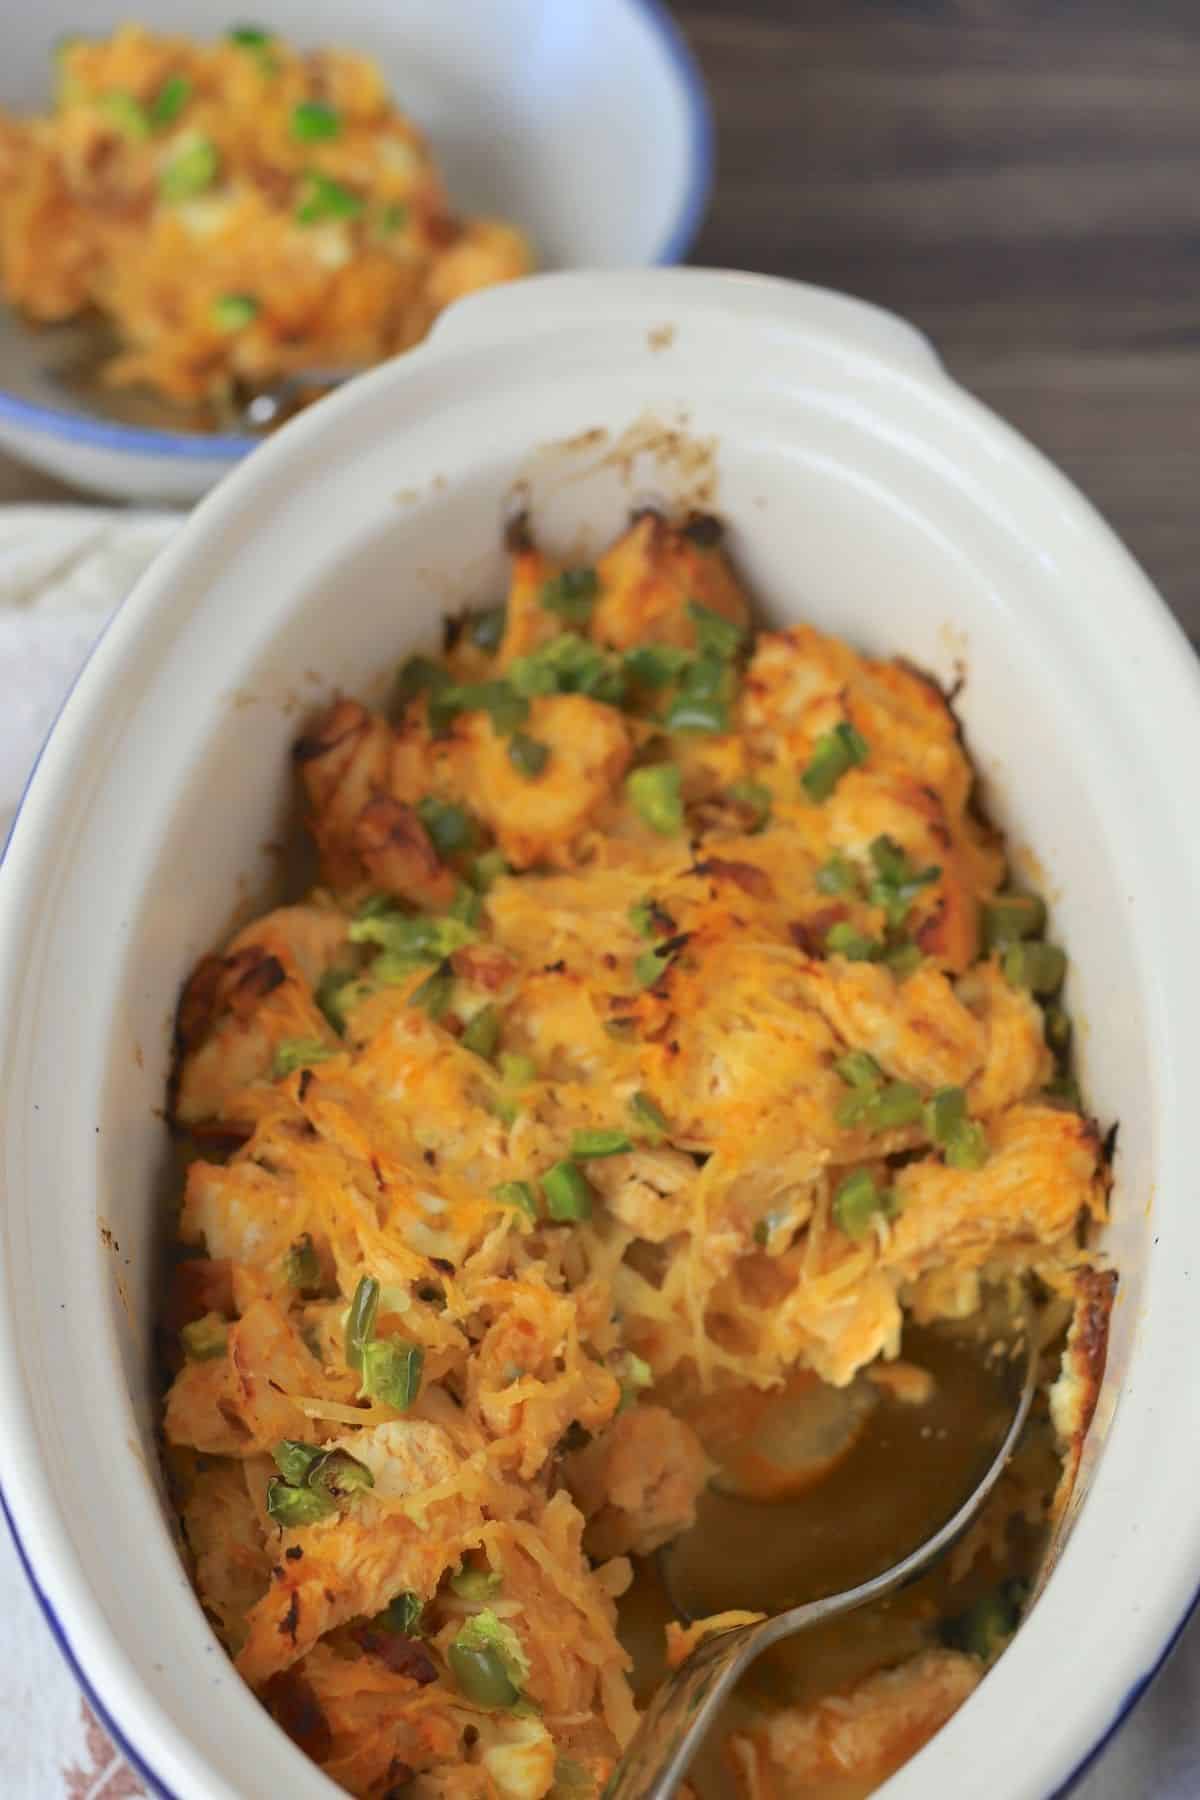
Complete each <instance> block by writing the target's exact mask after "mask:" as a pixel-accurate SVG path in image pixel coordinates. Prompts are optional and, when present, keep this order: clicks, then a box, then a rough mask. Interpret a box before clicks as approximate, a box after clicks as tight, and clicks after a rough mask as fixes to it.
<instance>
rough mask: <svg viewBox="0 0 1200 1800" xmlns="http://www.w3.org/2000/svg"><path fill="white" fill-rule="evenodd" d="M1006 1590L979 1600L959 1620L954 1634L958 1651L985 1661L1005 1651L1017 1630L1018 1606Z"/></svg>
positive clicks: (997, 1590) (996, 1591) (1007, 1585)
mask: <svg viewBox="0 0 1200 1800" xmlns="http://www.w3.org/2000/svg"><path fill="white" fill-rule="evenodd" d="M1009 1586H1010V1584H1008V1583H1005V1587H1004V1588H999V1589H995V1590H994V1591H993V1592H992V1593H990V1594H985V1595H984V1596H983V1598H982V1599H981V1600H977V1601H976V1602H975V1604H974V1606H972V1607H971V1608H970V1609H969V1611H967V1612H965V1613H963V1614H962V1616H961V1617H960V1618H958V1619H957V1620H955V1622H954V1625H953V1628H952V1635H953V1638H954V1642H955V1644H956V1645H957V1647H958V1648H960V1649H962V1650H966V1651H967V1652H968V1654H969V1655H971V1656H977V1657H979V1658H980V1660H981V1661H982V1662H990V1661H991V1660H992V1659H993V1657H995V1656H996V1655H998V1654H999V1652H1000V1651H1001V1650H1003V1648H1004V1646H1005V1644H1007V1642H1008V1640H1009V1638H1010V1637H1011V1636H1012V1635H1013V1633H1014V1631H1015V1630H1016V1629H1017V1607H1016V1606H1015V1605H1014V1604H1013V1603H1012V1600H1011V1599H1010V1598H1009V1594H1008V1593H1007V1592H1006V1591H1005V1590H1006V1589H1008V1588H1009Z"/></svg>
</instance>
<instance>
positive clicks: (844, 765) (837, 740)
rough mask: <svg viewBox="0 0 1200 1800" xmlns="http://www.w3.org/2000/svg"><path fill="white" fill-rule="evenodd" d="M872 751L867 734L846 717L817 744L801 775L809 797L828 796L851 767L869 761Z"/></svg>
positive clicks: (822, 797) (825, 797) (822, 798)
mask: <svg viewBox="0 0 1200 1800" xmlns="http://www.w3.org/2000/svg"><path fill="white" fill-rule="evenodd" d="M869 754H870V745H869V744H868V743H867V740H866V738H864V737H862V736H861V735H860V733H859V732H857V731H856V730H855V729H854V727H853V725H851V724H849V723H848V722H847V721H846V720H844V719H843V720H842V722H841V723H840V724H838V725H835V726H834V728H833V730H832V731H827V732H826V733H825V735H824V736H823V737H819V738H818V739H817V741H816V743H815V744H814V745H813V751H812V759H811V761H810V762H809V765H808V767H807V769H805V771H804V773H803V775H802V776H801V777H800V780H801V783H802V785H803V787H804V791H805V793H806V794H807V795H808V797H809V799H810V800H816V801H821V800H828V798H829V796H830V794H832V792H833V790H834V788H835V787H836V786H837V784H838V782H839V781H840V780H841V779H842V776H843V775H844V774H845V773H846V771H847V769H852V768H854V767H855V765H856V764H858V763H864V762H866V760H867V757H868V756H869Z"/></svg>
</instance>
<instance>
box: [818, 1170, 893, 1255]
mask: <svg viewBox="0 0 1200 1800" xmlns="http://www.w3.org/2000/svg"><path fill="white" fill-rule="evenodd" d="M894 1204H895V1202H894V1198H893V1196H892V1195H891V1193H890V1191H888V1190H885V1191H884V1192H882V1193H881V1192H880V1191H879V1189H878V1188H877V1187H876V1186H875V1183H874V1180H873V1179H872V1177H871V1176H870V1175H869V1174H868V1172H867V1171H866V1169H858V1170H857V1171H856V1172H855V1173H854V1174H853V1175H847V1177H846V1179H845V1180H844V1181H843V1182H842V1183H841V1184H840V1186H839V1187H838V1190H837V1192H836V1193H835V1194H834V1196H833V1219H834V1223H835V1225H837V1226H838V1228H839V1230H841V1231H844V1232H845V1234H846V1236H847V1237H850V1238H864V1237H866V1235H867V1233H868V1232H869V1231H870V1229H871V1221H872V1220H873V1219H874V1217H875V1215H876V1214H877V1213H883V1214H884V1215H885V1216H887V1215H888V1214H889V1213H890V1212H891V1211H892V1210H893V1207H894Z"/></svg>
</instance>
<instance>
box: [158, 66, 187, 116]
mask: <svg viewBox="0 0 1200 1800" xmlns="http://www.w3.org/2000/svg"><path fill="white" fill-rule="evenodd" d="M191 97H192V84H191V82H190V80H189V79H188V77H187V76H186V75H168V77H167V79H166V80H165V81H164V82H163V84H162V86H161V87H160V88H159V90H158V92H157V94H155V96H154V98H153V100H152V101H151V102H150V121H151V123H152V124H154V125H173V124H174V123H175V120H176V119H177V118H178V117H179V115H180V113H181V112H182V111H183V109H184V107H185V106H186V105H187V103H188V101H189V100H190V99H191Z"/></svg>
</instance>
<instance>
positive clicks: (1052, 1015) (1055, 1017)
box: [1042, 1006, 1071, 1056]
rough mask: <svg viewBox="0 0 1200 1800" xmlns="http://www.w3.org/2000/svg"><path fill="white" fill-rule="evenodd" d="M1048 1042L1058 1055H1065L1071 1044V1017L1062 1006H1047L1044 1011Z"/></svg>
mask: <svg viewBox="0 0 1200 1800" xmlns="http://www.w3.org/2000/svg"><path fill="white" fill-rule="evenodd" d="M1042 1024H1043V1027H1044V1029H1045V1033H1046V1042H1047V1043H1048V1044H1049V1046H1050V1048H1051V1049H1052V1050H1053V1052H1054V1054H1055V1055H1056V1056H1065V1055H1066V1054H1067V1051H1068V1049H1069V1048H1070V1044H1071V1018H1070V1014H1069V1013H1067V1012H1066V1011H1065V1010H1064V1008H1063V1007H1061V1006H1047V1007H1046V1008H1045V1010H1044V1011H1043V1013H1042Z"/></svg>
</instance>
